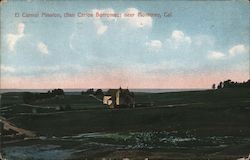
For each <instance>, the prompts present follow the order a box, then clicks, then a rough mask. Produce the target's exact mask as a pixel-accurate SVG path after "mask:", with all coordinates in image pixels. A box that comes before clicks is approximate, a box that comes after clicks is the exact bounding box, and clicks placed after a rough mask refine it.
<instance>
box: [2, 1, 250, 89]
mask: <svg viewBox="0 0 250 160" xmlns="http://www.w3.org/2000/svg"><path fill="white" fill-rule="evenodd" d="M65 13H71V14H75V17H64V15H65ZM84 13H89V14H93V15H94V16H93V17H80V16H82V15H83V14H84ZM96 13H106V14H118V13H119V15H120V16H121V17H96ZM125 13H129V14H134V17H125ZM138 13H153V14H157V15H160V16H161V17H159V16H155V17H154V16H144V17H138ZM164 13H165V15H166V16H164ZM249 13H250V5H249V2H248V1H247V0H238V1H236V0H230V1H185V0H184V1H163V0H159V1H154V0H152V1H151V0H147V1H137V0H131V1H122V0H120V1H113V0H106V1H101V0H99V1H97V0H94V1H90V0H89V1H79V0H72V1H70V0H63V1H56V0H51V1H46V0H40V1H34V0H27V1H24V0H22V1H21V0H4V1H2V2H1V88H9V89H11V88H15V89H46V88H118V87H120V86H121V87H123V88H127V87H128V88H162V89H163V88H164V89H167V88H211V86H212V84H213V83H216V84H218V83H219V82H220V81H224V80H227V79H231V80H234V81H239V82H242V81H246V80H248V79H249V78H250V77H249V72H250V67H249V63H250V59H249V35H250V34H249V28H250V26H249V25H250V22H249V21H250V20H249V18H250V17H249V16H250V15H249ZM35 15H39V16H38V17H34V16H35ZM32 16H33V17H32ZM50 16H59V17H50Z"/></svg>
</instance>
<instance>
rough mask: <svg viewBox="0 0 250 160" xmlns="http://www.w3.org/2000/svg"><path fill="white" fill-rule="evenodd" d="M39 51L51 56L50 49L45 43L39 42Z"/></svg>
mask: <svg viewBox="0 0 250 160" xmlns="http://www.w3.org/2000/svg"><path fill="white" fill-rule="evenodd" d="M37 49H38V51H39V52H41V53H43V54H49V51H48V47H47V45H46V44H44V43H43V42H39V43H38V44H37Z"/></svg>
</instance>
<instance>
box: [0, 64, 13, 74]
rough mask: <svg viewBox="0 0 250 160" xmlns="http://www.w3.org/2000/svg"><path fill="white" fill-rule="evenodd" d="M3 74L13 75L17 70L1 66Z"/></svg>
mask: <svg viewBox="0 0 250 160" xmlns="http://www.w3.org/2000/svg"><path fill="white" fill-rule="evenodd" d="M0 69H1V72H2V73H13V72H15V71H16V69H15V68H14V67H11V66H5V65H1V66H0Z"/></svg>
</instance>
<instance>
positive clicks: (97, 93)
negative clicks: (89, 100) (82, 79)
mask: <svg viewBox="0 0 250 160" xmlns="http://www.w3.org/2000/svg"><path fill="white" fill-rule="evenodd" d="M95 95H100V96H102V95H103V91H102V89H97V90H96V91H95Z"/></svg>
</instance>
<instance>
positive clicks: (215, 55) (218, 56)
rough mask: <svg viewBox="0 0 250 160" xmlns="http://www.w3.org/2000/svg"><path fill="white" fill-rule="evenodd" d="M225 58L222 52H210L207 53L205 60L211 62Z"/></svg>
mask: <svg viewBox="0 0 250 160" xmlns="http://www.w3.org/2000/svg"><path fill="white" fill-rule="evenodd" d="M224 57H225V54H224V53H222V52H217V51H211V52H209V53H208V55H207V58H208V59H211V60H219V59H222V58H224Z"/></svg>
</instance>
